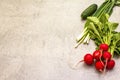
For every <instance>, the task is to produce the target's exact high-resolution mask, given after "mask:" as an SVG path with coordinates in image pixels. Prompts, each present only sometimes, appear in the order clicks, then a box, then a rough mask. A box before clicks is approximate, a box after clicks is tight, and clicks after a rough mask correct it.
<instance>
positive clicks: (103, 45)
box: [100, 44, 109, 51]
mask: <svg viewBox="0 0 120 80" xmlns="http://www.w3.org/2000/svg"><path fill="white" fill-rule="evenodd" d="M108 48H109V46H108V45H107V44H100V49H101V50H103V51H107V50H108Z"/></svg>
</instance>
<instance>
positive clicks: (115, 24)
mask: <svg viewBox="0 0 120 80" xmlns="http://www.w3.org/2000/svg"><path fill="white" fill-rule="evenodd" d="M106 24H107V25H108V27H109V29H110V31H114V30H115V29H116V28H117V27H118V23H112V22H107V23H106Z"/></svg>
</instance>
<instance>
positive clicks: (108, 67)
mask: <svg viewBox="0 0 120 80" xmlns="http://www.w3.org/2000/svg"><path fill="white" fill-rule="evenodd" d="M114 66H115V61H114V60H110V61H108V63H107V67H106V68H107V69H109V70H110V69H113V67H114Z"/></svg>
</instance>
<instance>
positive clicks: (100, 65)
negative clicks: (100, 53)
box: [95, 61, 104, 72]
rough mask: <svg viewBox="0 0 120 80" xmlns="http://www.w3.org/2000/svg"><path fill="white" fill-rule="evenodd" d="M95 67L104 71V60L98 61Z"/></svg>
mask: <svg viewBox="0 0 120 80" xmlns="http://www.w3.org/2000/svg"><path fill="white" fill-rule="evenodd" d="M95 68H96V69H97V70H98V71H100V72H102V71H103V69H104V63H103V62H102V61H97V62H96V64H95Z"/></svg>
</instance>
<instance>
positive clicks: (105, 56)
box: [103, 51, 112, 72]
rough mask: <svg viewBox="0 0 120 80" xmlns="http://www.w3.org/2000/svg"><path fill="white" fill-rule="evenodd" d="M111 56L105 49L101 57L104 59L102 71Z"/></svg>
mask: <svg viewBox="0 0 120 80" xmlns="http://www.w3.org/2000/svg"><path fill="white" fill-rule="evenodd" d="M111 56H112V55H111V53H110V52H108V51H105V52H104V53H103V58H104V59H105V68H104V72H105V70H106V66H107V63H108V60H110V59H111Z"/></svg>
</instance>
